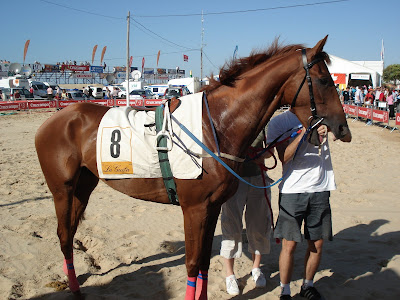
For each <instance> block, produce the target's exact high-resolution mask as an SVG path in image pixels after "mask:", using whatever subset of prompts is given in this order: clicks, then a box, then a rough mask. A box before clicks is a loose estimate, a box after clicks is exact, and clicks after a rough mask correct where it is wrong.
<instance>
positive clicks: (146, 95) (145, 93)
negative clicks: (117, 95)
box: [129, 89, 157, 100]
mask: <svg viewBox="0 0 400 300" xmlns="http://www.w3.org/2000/svg"><path fill="white" fill-rule="evenodd" d="M156 98H157V97H156V95H154V94H153V92H152V91H150V90H147V89H141V90H133V91H131V92H130V93H129V99H130V100H141V99H156Z"/></svg>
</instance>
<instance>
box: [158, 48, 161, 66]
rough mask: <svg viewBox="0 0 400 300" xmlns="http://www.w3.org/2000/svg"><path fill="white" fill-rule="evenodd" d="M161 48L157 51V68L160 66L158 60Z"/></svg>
mask: <svg viewBox="0 0 400 300" xmlns="http://www.w3.org/2000/svg"><path fill="white" fill-rule="evenodd" d="M160 51H161V50H158V53H157V68H158V61H159V60H160V53H161V52H160Z"/></svg>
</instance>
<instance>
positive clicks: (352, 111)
mask: <svg viewBox="0 0 400 300" xmlns="http://www.w3.org/2000/svg"><path fill="white" fill-rule="evenodd" d="M357 112H358V106H355V105H347V114H349V115H351V116H354V117H357Z"/></svg>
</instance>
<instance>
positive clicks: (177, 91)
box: [163, 86, 191, 99]
mask: <svg viewBox="0 0 400 300" xmlns="http://www.w3.org/2000/svg"><path fill="white" fill-rule="evenodd" d="M189 94H191V92H190V91H189V89H188V88H187V87H186V86H183V87H182V86H170V87H168V88H167V89H166V90H165V93H164V96H163V98H164V99H171V98H174V97H175V98H179V97H182V96H186V95H189Z"/></svg>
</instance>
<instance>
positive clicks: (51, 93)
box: [47, 86, 53, 100]
mask: <svg viewBox="0 0 400 300" xmlns="http://www.w3.org/2000/svg"><path fill="white" fill-rule="evenodd" d="M47 99H48V100H52V99H53V89H52V88H51V86H49V87H48V88H47Z"/></svg>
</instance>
